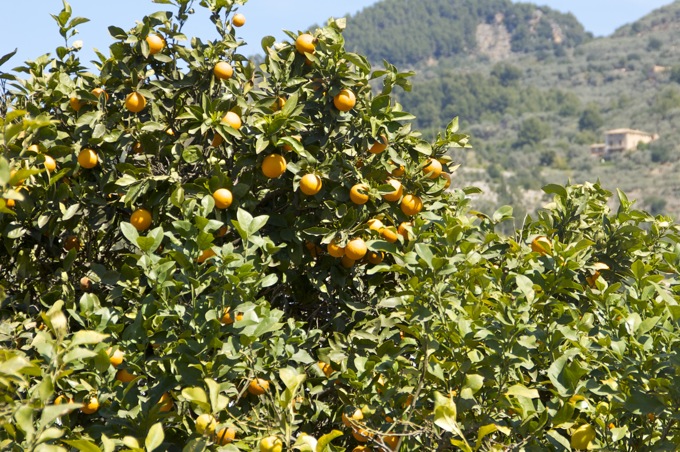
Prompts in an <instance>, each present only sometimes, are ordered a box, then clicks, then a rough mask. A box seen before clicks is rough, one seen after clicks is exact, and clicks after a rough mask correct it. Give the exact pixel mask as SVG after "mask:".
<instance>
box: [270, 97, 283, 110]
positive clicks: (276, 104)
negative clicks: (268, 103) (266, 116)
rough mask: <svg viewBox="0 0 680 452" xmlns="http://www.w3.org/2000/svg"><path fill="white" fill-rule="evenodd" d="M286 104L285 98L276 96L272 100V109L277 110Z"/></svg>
mask: <svg viewBox="0 0 680 452" xmlns="http://www.w3.org/2000/svg"><path fill="white" fill-rule="evenodd" d="M285 106H286V99H285V98H284V97H277V98H276V100H275V101H274V102H272V110H274V111H279V110H281V109H282V108H283V107H285Z"/></svg>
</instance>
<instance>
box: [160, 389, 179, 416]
mask: <svg viewBox="0 0 680 452" xmlns="http://www.w3.org/2000/svg"><path fill="white" fill-rule="evenodd" d="M158 405H160V406H161V409H160V411H161V412H162V413H166V412H168V411H170V410H172V407H173V406H175V402H173V401H172V397H170V394H168V393H167V392H164V393H163V395H162V396H161V398H160V400H159V401H158Z"/></svg>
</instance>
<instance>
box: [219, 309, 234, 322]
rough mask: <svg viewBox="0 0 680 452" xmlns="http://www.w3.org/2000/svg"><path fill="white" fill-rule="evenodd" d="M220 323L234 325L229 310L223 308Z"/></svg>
mask: <svg viewBox="0 0 680 452" xmlns="http://www.w3.org/2000/svg"><path fill="white" fill-rule="evenodd" d="M220 322H221V323H222V324H223V325H231V324H232V323H234V319H232V318H231V313H230V312H229V308H224V310H223V311H222V317H220Z"/></svg>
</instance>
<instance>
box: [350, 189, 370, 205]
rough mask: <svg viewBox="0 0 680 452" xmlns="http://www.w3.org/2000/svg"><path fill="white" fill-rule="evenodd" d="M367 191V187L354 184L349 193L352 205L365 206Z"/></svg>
mask: <svg viewBox="0 0 680 452" xmlns="http://www.w3.org/2000/svg"><path fill="white" fill-rule="evenodd" d="M368 190H369V187H368V185H366V184H356V185H355V186H353V187H352V188H351V189H350V191H349V199H351V200H352V202H353V203H354V204H358V205H362V204H366V203H367V202H368Z"/></svg>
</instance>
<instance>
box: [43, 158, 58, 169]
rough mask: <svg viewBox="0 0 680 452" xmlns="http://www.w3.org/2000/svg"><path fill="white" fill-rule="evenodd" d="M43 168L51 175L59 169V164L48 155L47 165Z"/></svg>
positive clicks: (44, 164)
mask: <svg viewBox="0 0 680 452" xmlns="http://www.w3.org/2000/svg"><path fill="white" fill-rule="evenodd" d="M43 166H44V167H45V169H46V170H47V172H48V173H51V172H52V171H54V170H55V169H57V162H56V161H55V160H54V159H53V158H52V157H50V156H49V155H46V156H45V163H43Z"/></svg>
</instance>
